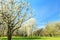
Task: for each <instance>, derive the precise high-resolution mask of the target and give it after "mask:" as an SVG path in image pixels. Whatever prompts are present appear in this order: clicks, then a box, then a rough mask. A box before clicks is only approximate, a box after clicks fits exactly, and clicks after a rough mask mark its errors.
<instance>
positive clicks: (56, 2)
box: [28, 0, 60, 27]
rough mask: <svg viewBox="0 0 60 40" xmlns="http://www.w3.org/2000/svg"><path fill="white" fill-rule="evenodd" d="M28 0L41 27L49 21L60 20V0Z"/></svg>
mask: <svg viewBox="0 0 60 40" xmlns="http://www.w3.org/2000/svg"><path fill="white" fill-rule="evenodd" d="M28 2H29V3H30V5H31V7H32V9H33V11H34V12H33V13H34V14H35V16H34V18H35V19H36V22H37V25H38V26H39V27H44V25H46V24H47V23H49V22H56V21H60V0H28Z"/></svg>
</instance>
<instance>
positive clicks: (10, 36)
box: [7, 27, 12, 40]
mask: <svg viewBox="0 0 60 40" xmlns="http://www.w3.org/2000/svg"><path fill="white" fill-rule="evenodd" d="M7 38H8V40H11V39H12V31H11V28H10V27H9V28H8V32H7Z"/></svg>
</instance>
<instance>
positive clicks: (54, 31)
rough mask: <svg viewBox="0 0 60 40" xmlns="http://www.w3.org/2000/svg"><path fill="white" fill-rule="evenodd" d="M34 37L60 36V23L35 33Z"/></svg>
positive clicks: (51, 24) (48, 25)
mask: <svg viewBox="0 0 60 40" xmlns="http://www.w3.org/2000/svg"><path fill="white" fill-rule="evenodd" d="M34 36H50V37H55V36H60V22H56V23H49V24H47V25H46V26H45V28H41V29H39V30H36V31H34Z"/></svg>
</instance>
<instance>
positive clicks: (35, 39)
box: [0, 37, 60, 40]
mask: <svg viewBox="0 0 60 40" xmlns="http://www.w3.org/2000/svg"><path fill="white" fill-rule="evenodd" d="M0 40H7V38H6V37H1V38H0ZM12 40H60V37H13V38H12Z"/></svg>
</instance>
